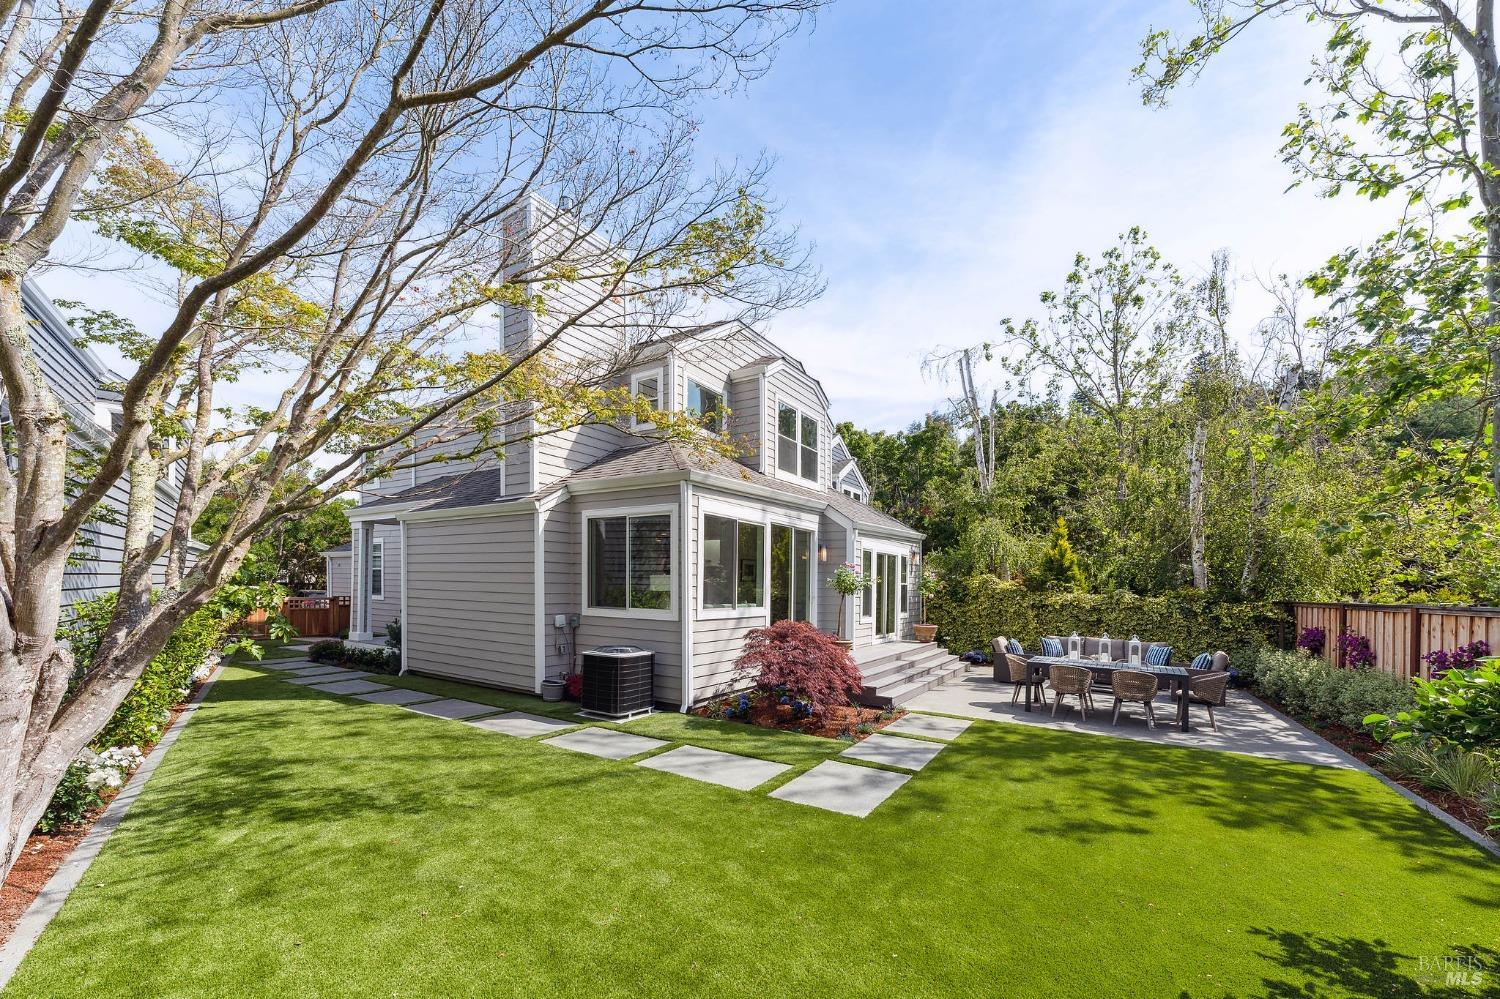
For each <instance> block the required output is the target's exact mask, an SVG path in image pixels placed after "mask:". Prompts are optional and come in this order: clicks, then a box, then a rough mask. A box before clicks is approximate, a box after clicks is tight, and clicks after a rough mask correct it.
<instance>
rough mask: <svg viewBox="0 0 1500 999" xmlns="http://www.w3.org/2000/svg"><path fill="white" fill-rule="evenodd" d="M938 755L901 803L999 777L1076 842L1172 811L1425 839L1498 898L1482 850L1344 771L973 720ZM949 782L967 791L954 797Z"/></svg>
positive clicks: (1236, 821)
mask: <svg viewBox="0 0 1500 999" xmlns="http://www.w3.org/2000/svg"><path fill="white" fill-rule="evenodd" d="M939 762H940V764H941V765H943V767H944V769H945V770H946V771H947V772H946V773H945V774H944V775H943V777H944V779H943V780H941V781H937V780H931V781H929V780H924V779H922V778H920V777H919V778H918V779H917V780H914V781H912V782H911V783H910V784H909V785H907V787H906V788H903V790H902V795H903V796H910V797H909V801H910V803H912V804H917V805H920V807H924V808H928V809H939V808H941V807H943V801H944V800H947V801H948V802H949V804H950V806H951V802H952V801H953V800H964V801H971V800H972V801H979V800H983V799H984V798H985V797H986V795H985V794H984V791H986V790H988V789H989V788H988V787H987V786H988V785H993V784H994V783H995V782H996V781H1004V782H1007V783H1010V784H1012V785H1014V786H1016V788H1017V791H1018V797H1019V798H1021V799H1022V800H1024V801H1026V802H1027V803H1029V804H1030V805H1031V806H1032V809H1031V813H1030V814H1028V815H1027V821H1028V823H1029V824H1028V825H1026V826H1025V827H1024V828H1025V831H1026V832H1028V833H1034V834H1036V835H1039V836H1058V837H1064V838H1068V839H1073V840H1077V841H1080V842H1084V843H1089V842H1092V841H1096V840H1102V839H1104V838H1107V837H1110V836H1117V835H1121V834H1125V835H1132V834H1139V835H1151V834H1154V833H1156V832H1158V831H1159V828H1160V821H1161V820H1162V819H1163V818H1164V817H1165V816H1166V814H1167V813H1168V812H1180V811H1182V810H1183V809H1190V810H1192V811H1194V812H1196V813H1197V814H1198V815H1199V816H1202V817H1206V818H1207V819H1208V820H1210V821H1212V822H1214V823H1216V824H1218V825H1220V826H1223V827H1224V828H1226V829H1235V830H1274V831H1277V832H1286V833H1293V834H1297V835H1318V834H1324V833H1329V832H1358V833H1361V834H1365V835H1368V834H1375V835H1377V836H1379V837H1380V838H1381V839H1383V840H1385V841H1386V842H1388V843H1390V844H1391V846H1392V847H1393V848H1394V849H1396V850H1398V851H1401V852H1402V853H1403V854H1404V855H1406V856H1407V857H1408V858H1411V859H1413V860H1420V861H1423V862H1428V861H1431V860H1432V858H1433V856H1434V854H1433V850H1434V848H1435V847H1437V848H1446V850H1447V852H1446V854H1445V856H1444V858H1443V859H1444V862H1445V863H1462V862H1464V861H1463V858H1461V857H1460V856H1458V855H1457V854H1458V852H1459V851H1467V852H1468V853H1469V854H1471V858H1470V866H1471V867H1472V869H1473V871H1474V872H1475V874H1476V875H1478V876H1479V877H1481V878H1482V879H1483V880H1484V881H1485V882H1487V883H1490V884H1495V885H1496V892H1497V897H1500V879H1497V878H1496V873H1497V871H1496V868H1495V865H1494V863H1493V861H1492V860H1491V858H1489V857H1488V855H1486V854H1485V853H1484V852H1483V851H1481V850H1480V849H1479V848H1478V847H1475V846H1473V845H1472V844H1469V843H1467V842H1466V841H1464V840H1463V839H1461V838H1460V837H1459V836H1458V835H1457V834H1456V833H1454V832H1453V831H1452V830H1450V829H1448V828H1446V827H1445V826H1443V825H1442V824H1441V823H1439V822H1438V821H1437V820H1435V819H1433V818H1432V817H1431V816H1429V815H1427V814H1426V813H1424V812H1422V811H1420V810H1419V809H1417V808H1415V807H1413V806H1412V805H1410V804H1409V803H1408V802H1406V801H1405V800H1403V799H1400V798H1398V797H1397V796H1395V794H1394V793H1389V794H1386V793H1378V795H1377V797H1375V798H1374V799H1373V800H1372V797H1371V796H1369V795H1367V794H1365V793H1363V790H1362V789H1361V788H1360V787H1359V785H1360V783H1361V782H1365V781H1371V782H1373V778H1370V777H1368V776H1366V775H1363V774H1358V773H1357V772H1353V771H1348V770H1341V769H1336V768H1332V767H1320V766H1312V765H1309V764H1301V763H1287V762H1284V761H1279V760H1268V759H1264V758H1259V757H1246V756H1237V755H1234V754H1230V753H1222V752H1213V751H1192V750H1184V749H1182V748H1179V747H1172V746H1156V745H1152V744H1150V743H1144V742H1139V741H1134V740H1127V739H1111V738H1108V737H1105V736H1098V735H1080V734H1076V733H1071V732H1061V731H1051V730H1046V729H1037V728H1031V727H1025V728H1022V727H1020V726H1006V725H1000V724H976V725H974V726H972V727H971V728H970V729H969V731H968V732H967V733H966V734H965V736H964V738H963V739H961V740H960V741H958V742H956V743H954V744H953V745H951V746H949V747H948V749H947V750H945V752H944V754H943V756H940V757H939ZM924 776H925V775H924ZM931 776H933V777H936V776H937V774H936V773H933V774H932V775H931ZM955 779H956V780H959V781H961V782H964V783H966V784H969V785H972V786H973V788H974V793H973V794H965V793H964V792H963V791H959V792H956V793H955V791H954V790H953V786H952V783H951V781H952V780H955ZM1371 790H1378V789H1375V788H1373V787H1372V788H1371ZM955 796H956V797H955ZM1372 806H1373V807H1372ZM1011 807H1015V802H1012V803H1011ZM1455 848H1456V849H1455ZM1491 904H1493V903H1491Z"/></svg>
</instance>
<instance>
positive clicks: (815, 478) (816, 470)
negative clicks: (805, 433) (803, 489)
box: [776, 399, 823, 484]
mask: <svg viewBox="0 0 1500 999" xmlns="http://www.w3.org/2000/svg"><path fill="white" fill-rule="evenodd" d="M783 409H789V410H791V411H792V412H793V413H794V414H796V417H797V437H796V442H797V470H796V471H795V472H790V471H787V470H786V469H785V468H782V467H781V444H782V441H785V440H788V439H790V438H788V437H786V436H785V435H784V434H782V432H781V411H782V410H783ZM804 419H808V420H812V422H813V425H814V426H816V427H817V428H818V443H817V444H816V445H815V446H814V447H813V451H814V452H815V454H816V457H814V459H813V474H812V478H808V477H807V476H805V475H803V474H802V448H803V446H804V445H803V443H802V421H803V420H804ZM776 475H777V477H778V478H783V479H795V480H796V481H798V482H811V483H814V484H817V483H820V482H822V481H823V421H822V420H820V419H818V418H817V417H816V416H813V415H811V414H808V413H804V412H803V411H802V409H801V407H798V406H794V405H792V404H791V403H789V402H782V401H781V400H779V399H778V400H777V402H776Z"/></svg>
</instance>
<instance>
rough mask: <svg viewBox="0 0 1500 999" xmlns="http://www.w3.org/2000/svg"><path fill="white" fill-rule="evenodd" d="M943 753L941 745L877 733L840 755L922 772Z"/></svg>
mask: <svg viewBox="0 0 1500 999" xmlns="http://www.w3.org/2000/svg"><path fill="white" fill-rule="evenodd" d="M942 751H943V746H942V744H941V743H937V742H918V741H917V740H915V739H902V738H900V737H898V736H894V735H881V734H879V733H878V732H877V733H876V734H875V735H872V736H870V737H869V738H868V739H866V740H865V741H864V742H857V743H855V744H854V745H852V746H850V747H849V748H848V749H846V750H844V751H843V752H842V753H840V754H839V755H840V756H847V757H849V758H850V759H851V760H864V761H865V762H867V763H883V764H885V765H886V766H888V767H900V768H901V769H903V770H921V769H922V768H923V767H925V766H926V765H927V764H929V763H931V762H932V758H933V757H934V756H936V755H937V754H938V753H941V752H942Z"/></svg>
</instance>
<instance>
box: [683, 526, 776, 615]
mask: <svg viewBox="0 0 1500 999" xmlns="http://www.w3.org/2000/svg"><path fill="white" fill-rule="evenodd" d="M709 517H718V518H720V519H721V520H730V521H733V522H734V524H735V532H736V534H735V541H736V544H738V541H739V534H738V531H739V525H740V524H753V525H754V526H756V527H759V528H760V603H758V604H740V603H738V600H739V579H738V576H736V579H735V601H736V603H735V605H734V606H733V607H709V606H707V605H706V604H705V592H706V589H707V588H706V587H705V586H704V585H703V578H704V565H705V564H706V562H707V560H708V546H707V545H706V544H704V524H705V522H706V521H707V520H708V518H709ZM697 570H698V578H697V587H698V600H697V604H698V617H699V618H702V619H703V620H709V621H711V620H715V619H721V620H722V619H725V618H765V619H769V618H770V616H771V519H770V518H769V517H768V516H766V515H765V514H764V513H762V512H751V511H748V510H746V509H745V508H743V507H734V506H727V505H726V506H719V505H715V504H711V503H703V502H700V503H699V505H698V564H697Z"/></svg>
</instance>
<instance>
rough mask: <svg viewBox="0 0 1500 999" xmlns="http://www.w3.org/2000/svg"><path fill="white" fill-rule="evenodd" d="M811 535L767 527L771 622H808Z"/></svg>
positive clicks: (811, 551)
mask: <svg viewBox="0 0 1500 999" xmlns="http://www.w3.org/2000/svg"><path fill="white" fill-rule="evenodd" d="M812 543H813V536H812V532H811V531H804V530H801V529H800V528H796V527H787V526H786V525H784V524H772V525H771V621H772V623H775V622H777V621H785V620H786V619H788V618H791V619H792V620H794V621H811V620H812V594H813V544H812Z"/></svg>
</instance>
